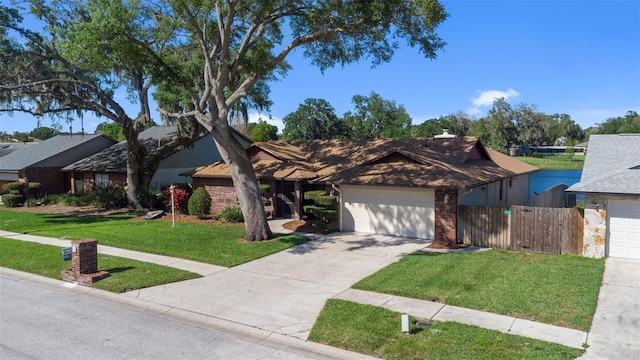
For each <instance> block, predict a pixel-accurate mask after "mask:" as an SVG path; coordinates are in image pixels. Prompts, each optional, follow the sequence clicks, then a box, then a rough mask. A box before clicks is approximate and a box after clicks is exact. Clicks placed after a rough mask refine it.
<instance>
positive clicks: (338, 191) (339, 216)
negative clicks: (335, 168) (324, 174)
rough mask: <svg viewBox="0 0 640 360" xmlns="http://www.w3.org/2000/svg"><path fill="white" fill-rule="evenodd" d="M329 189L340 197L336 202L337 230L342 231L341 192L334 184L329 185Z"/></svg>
mask: <svg viewBox="0 0 640 360" xmlns="http://www.w3.org/2000/svg"><path fill="white" fill-rule="evenodd" d="M331 189H333V190H335V191H336V192H337V193H338V196H339V197H340V201H338V205H339V206H338V229H340V231H342V192H341V191H340V188H339V187H337V186H336V185H335V184H331Z"/></svg>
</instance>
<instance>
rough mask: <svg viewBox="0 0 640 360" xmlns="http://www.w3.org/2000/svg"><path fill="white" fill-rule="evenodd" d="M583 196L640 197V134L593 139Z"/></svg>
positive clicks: (580, 184)
mask: <svg viewBox="0 0 640 360" xmlns="http://www.w3.org/2000/svg"><path fill="white" fill-rule="evenodd" d="M567 191H570V192H579V193H604V194H640V134H617V135H591V136H590V137H589V150H588V152H587V156H586V159H585V162H584V168H583V170H582V177H581V178H580V182H578V183H576V184H574V185H572V186H571V187H569V188H568V189H567Z"/></svg>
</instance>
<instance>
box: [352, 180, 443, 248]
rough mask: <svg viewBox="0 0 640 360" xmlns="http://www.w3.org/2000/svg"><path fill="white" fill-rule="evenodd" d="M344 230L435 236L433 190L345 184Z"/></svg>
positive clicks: (409, 235)
mask: <svg viewBox="0 0 640 360" xmlns="http://www.w3.org/2000/svg"><path fill="white" fill-rule="evenodd" d="M340 191H341V193H342V200H341V214H342V230H343V231H356V232H364V233H371V234H385V235H394V236H405V237H412V238H421V239H433V238H434V237H435V235H434V234H435V230H434V229H435V226H434V220H435V211H434V204H435V200H434V198H435V196H434V190H433V189H412V188H398V187H382V186H352V185H342V186H341V187H340Z"/></svg>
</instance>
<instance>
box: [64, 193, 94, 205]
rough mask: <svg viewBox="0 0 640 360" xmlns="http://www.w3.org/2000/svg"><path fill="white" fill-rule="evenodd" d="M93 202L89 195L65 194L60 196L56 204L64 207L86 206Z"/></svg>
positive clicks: (92, 197) (91, 196)
mask: <svg viewBox="0 0 640 360" xmlns="http://www.w3.org/2000/svg"><path fill="white" fill-rule="evenodd" d="M94 202H95V197H94V196H93V195H91V194H83V195H74V194H66V195H61V196H60V198H59V200H58V204H61V205H65V206H88V205H91V204H93V203H94Z"/></svg>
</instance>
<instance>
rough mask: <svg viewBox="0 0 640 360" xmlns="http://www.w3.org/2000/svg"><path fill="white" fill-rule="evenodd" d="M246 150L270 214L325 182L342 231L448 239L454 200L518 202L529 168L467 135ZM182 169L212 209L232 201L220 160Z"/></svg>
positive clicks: (291, 207) (291, 212)
mask: <svg viewBox="0 0 640 360" xmlns="http://www.w3.org/2000/svg"><path fill="white" fill-rule="evenodd" d="M247 152H248V154H249V156H250V157H251V158H252V161H253V167H254V169H255V171H256V175H257V177H258V179H259V180H260V182H261V183H263V184H269V185H270V186H271V189H272V192H273V194H272V196H271V197H270V199H268V201H267V204H269V203H270V204H271V206H269V207H267V209H266V210H267V211H272V213H273V214H274V215H275V216H276V217H283V218H296V219H300V218H301V217H302V205H303V203H304V200H303V194H304V192H306V191H309V190H316V189H325V190H326V191H328V192H333V193H335V194H336V195H340V205H339V210H340V229H341V230H342V231H358V232H365V233H378V234H388V235H396V236H406V237H414V238H424V239H436V241H438V242H441V243H442V242H445V243H446V242H448V243H455V241H456V221H457V205H486V206H509V205H512V204H521V203H522V202H524V201H526V200H527V199H528V191H529V174H530V173H531V172H533V171H536V170H537V168H536V167H533V166H531V165H528V164H525V163H523V162H521V161H518V160H516V159H513V158H511V157H509V156H506V155H503V154H500V153H498V152H496V151H493V150H491V149H487V148H485V147H484V146H483V145H482V143H481V142H480V141H479V140H478V139H477V138H471V137H464V138H455V137H443V138H437V137H436V138H435V139H376V140H309V141H298V142H287V141H269V142H261V143H254V144H252V145H250V146H249V148H248V149H247ZM187 175H190V176H192V177H193V179H194V180H193V183H194V186H196V187H199V186H204V187H205V188H206V189H207V191H208V192H209V193H210V195H211V197H212V209H211V210H212V212H214V213H217V212H219V211H221V210H222V209H223V208H224V207H225V206H228V205H230V204H236V196H235V192H234V190H233V184H232V182H231V178H230V175H229V170H228V168H227V166H226V164H224V163H222V162H218V163H215V164H212V165H208V166H203V167H200V168H197V169H195V170H193V171H191V172H189V173H188V174H187Z"/></svg>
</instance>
